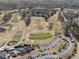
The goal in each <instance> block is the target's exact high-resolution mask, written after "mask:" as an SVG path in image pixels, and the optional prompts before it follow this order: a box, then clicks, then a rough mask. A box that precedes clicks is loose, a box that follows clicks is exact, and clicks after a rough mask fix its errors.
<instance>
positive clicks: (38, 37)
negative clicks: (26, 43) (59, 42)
mask: <svg viewBox="0 0 79 59" xmlns="http://www.w3.org/2000/svg"><path fill="white" fill-rule="evenodd" d="M49 38H52V34H51V33H35V34H30V37H29V39H33V40H42V39H49Z"/></svg>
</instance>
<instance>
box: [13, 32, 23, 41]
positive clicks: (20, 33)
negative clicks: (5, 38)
mask: <svg viewBox="0 0 79 59" xmlns="http://www.w3.org/2000/svg"><path fill="white" fill-rule="evenodd" d="M21 38H22V32H21V31H18V32H16V33H15V35H14V36H13V39H16V41H18V40H20V39H21Z"/></svg>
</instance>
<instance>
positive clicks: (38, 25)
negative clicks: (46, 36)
mask: <svg viewBox="0 0 79 59" xmlns="http://www.w3.org/2000/svg"><path fill="white" fill-rule="evenodd" d="M36 28H37V29H38V30H42V29H44V27H43V26H42V25H40V24H37V26H36Z"/></svg>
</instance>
